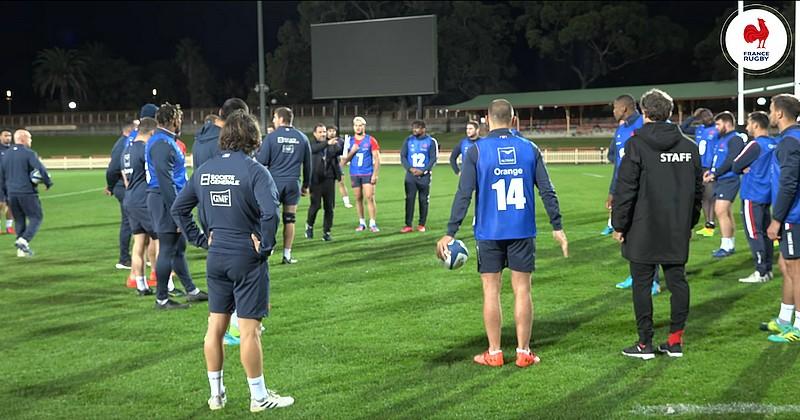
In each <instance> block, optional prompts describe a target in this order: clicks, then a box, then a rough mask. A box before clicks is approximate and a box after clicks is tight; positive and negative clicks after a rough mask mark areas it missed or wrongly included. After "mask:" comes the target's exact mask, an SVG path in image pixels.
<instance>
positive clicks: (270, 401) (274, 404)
mask: <svg viewBox="0 0 800 420" xmlns="http://www.w3.org/2000/svg"><path fill="white" fill-rule="evenodd" d="M292 404H294V398H292V397H281V396H280V395H278V394H276V393H275V392H273V391H271V390H269V389H268V390H267V398H264V399H263V400H252V399H251V400H250V412H251V413H258V412H259V411H264V410H266V409H269V408H283V407H288V406H290V405H292Z"/></svg>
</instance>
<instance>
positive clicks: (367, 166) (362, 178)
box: [344, 117, 381, 232]
mask: <svg viewBox="0 0 800 420" xmlns="http://www.w3.org/2000/svg"><path fill="white" fill-rule="evenodd" d="M366 130H367V120H366V119H364V117H355V118H353V133H354V136H353V137H352V138H351V139H350V141H351V142H352V144H351V145H350V152H349V153H348V154H347V157H346V158H345V159H344V163H345V164H347V163H349V164H350V186H351V187H353V194H354V195H355V198H356V210H357V211H358V227H357V228H356V232H361V231H363V230H366V229H367V224H366V222H365V221H364V198H366V199H367V209H368V210H369V230H370V231H372V232H380V229H378V223H377V222H376V221H375V218H376V217H377V213H378V205H377V204H376V203H375V185H376V184H377V183H378V170H379V169H380V167H381V153H380V146H379V145H378V140H377V139H376V138H375V137H373V136H371V135H369V134H367V132H366Z"/></svg>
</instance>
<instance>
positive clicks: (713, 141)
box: [694, 124, 719, 168]
mask: <svg viewBox="0 0 800 420" xmlns="http://www.w3.org/2000/svg"><path fill="white" fill-rule="evenodd" d="M718 140H719V131H718V130H717V126H716V125H714V124H711V125H708V126H706V125H699V126H697V128H696V129H695V130H694V141H695V142H697V147H698V149H700V166H702V167H703V168H711V164H712V162H713V161H714V149H715V148H716V147H717V141H718Z"/></svg>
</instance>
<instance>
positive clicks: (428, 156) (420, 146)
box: [406, 135, 438, 171]
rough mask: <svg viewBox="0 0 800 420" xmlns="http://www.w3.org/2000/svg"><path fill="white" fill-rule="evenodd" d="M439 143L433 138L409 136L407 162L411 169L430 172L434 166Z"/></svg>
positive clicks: (407, 140)
mask: <svg viewBox="0 0 800 420" xmlns="http://www.w3.org/2000/svg"><path fill="white" fill-rule="evenodd" d="M437 146H438V145H437V142H436V139H434V138H433V137H431V136H428V135H425V137H423V138H417V137H416V136H409V137H408V138H407V139H406V147H408V151H407V156H406V159H407V162H408V166H409V167H410V168H417V169H424V170H426V171H427V170H430V167H431V166H432V164H433V157H434V156H435V154H436V149H437Z"/></svg>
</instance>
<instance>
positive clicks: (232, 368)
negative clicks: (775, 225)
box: [0, 165, 800, 419]
mask: <svg viewBox="0 0 800 420" xmlns="http://www.w3.org/2000/svg"><path fill="white" fill-rule="evenodd" d="M550 170H551V174H552V177H553V180H554V183H555V185H556V188H557V190H558V193H559V198H560V201H561V208H562V212H563V216H564V226H565V230H566V232H567V235H568V237H569V239H570V251H571V256H570V258H569V259H566V260H565V259H563V258H561V256H560V250H559V249H558V247H557V246H556V244H555V243H554V242H553V241H552V239H551V237H550V235H549V231H550V229H549V226H548V224H547V223H546V216H545V214H544V212H543V211H542V209H541V203H540V202H539V200H538V199H537V206H538V215H537V218H538V226H539V230H540V237H539V240H538V243H537V248H538V250H537V257H538V259H537V271H536V273H535V274H534V280H533V284H534V286H533V290H534V292H533V294H534V304H535V310H536V321H535V323H534V331H533V347H534V350H535V351H537V352H538V353H539V355H540V356H541V357H542V362H541V364H539V365H537V366H534V367H531V368H529V369H518V368H517V367H516V366H514V365H513V361H512V364H510V365H506V366H504V367H502V368H486V367H482V366H478V365H475V364H473V363H472V360H471V357H472V355H474V354H477V353H479V352H481V351H483V350H485V348H486V346H487V343H486V338H485V335H484V331H483V324H482V318H481V285H480V281H479V279H478V275H477V274H476V272H475V258H474V256H473V257H472V258H471V259H470V261H469V262H468V263H467V266H466V267H464V268H463V269H461V270H458V271H452V272H449V271H446V270H444V269H443V268H442V267H441V266H440V265H439V263H438V262H437V260H436V259H435V257H434V256H433V250H434V244H435V242H436V240H437V239H438V238H439V237H440V236H441V235H442V233H443V231H444V229H445V224H446V221H447V218H448V216H449V208H450V204H451V200H452V194H453V191H454V188H455V183H456V178H455V176H453V174H452V173H451V172H450V171H449V170H448V169H447V168H446V167H440V168H438V170H437V171H436V174H435V179H434V183H433V187H432V195H431V215H430V220H429V222H428V226H429V228H430V231H429V232H427V233H423V234H420V233H413V234H407V235H402V234H399V233H397V232H398V230H399V229H400V228H401V227H402V220H403V210H402V209H403V198H402V197H403V192H402V171H401V169H400V168H399V167H388V166H387V167H384V168H383V169H382V173H381V181H380V183H379V185H378V189H377V200H378V205H379V217H378V222H379V225H380V226H381V228H382V229H383V230H382V232H380V233H378V234H371V233H356V232H354V231H353V227H354V226H355V223H356V216H355V211H354V209H344V208H343V207H342V206H340V205H339V206H337V208H336V223H335V226H334V229H333V236H334V238H335V241H334V242H331V243H324V242H322V241H320V240H318V239H315V240H313V241H311V240H306V239H303V238H298V239H297V242H296V244H295V246H294V252H293V254H294V255H295V257H296V258H298V259H299V260H300V263H299V264H297V265H293V266H282V265H280V264H274V265H273V266H272V267H271V279H272V280H271V291H272V308H273V311H272V314H271V316H270V317H269V318H267V319H266V320H265V322H264V324H265V326H266V333H265V336H264V339H263V342H264V359H265V377H266V381H267V384H268V386H270V387H272V388H274V389H276V390H277V391H278V392H279V393H284V394H289V395H293V396H294V397H295V398H296V400H297V402H296V404H295V405H294V406H293V407H291V408H288V409H283V410H278V411H274V412H270V413H267V414H266V415H267V416H270V417H271V418H337V419H339V418H343V419H344V418H346V419H350V418H386V417H393V418H394V417H400V418H421V417H426V418H428V417H432V418H442V419H449V418H456V417H464V418H620V417H624V418H629V417H641V416H643V415H645V414H663V413H665V412H666V410H667V409H668V408H667V407H668V406H669V407H675V408H677V410H678V414H680V413H689V414H685V415H684V417H700V418H708V417H710V416H712V414H713V413H716V415H717V416H720V417H722V416H724V417H725V418H754V417H757V418H760V417H764V416H765V415H767V414H769V413H771V414H769V416H770V417H774V418H797V415H798V413H799V412H800V406H798V405H790V404H794V402H795V401H796V395H797V394H796V392H797V384H798V382H800V373H798V372H799V371H798V356H800V344H795V345H778V344H772V343H769V342H768V341H767V340H766V335H765V334H764V333H762V332H760V331H758V323H759V321H762V320H766V319H768V318H769V317H772V316H775V315H776V314H777V310H778V304H779V296H780V287H781V280H780V275H779V274H777V271H776V277H777V278H776V280H775V281H773V282H770V283H766V284H763V285H743V284H740V283H738V282H737V281H736V279H737V278H739V277H744V276H745V275H748V274H750V273H751V272H752V271H753V266H752V264H751V261H750V255H749V252H748V251H747V245H746V242H745V240H744V237H743V235H742V233H741V229H740V226H737V228H738V230H739V232H738V233H737V245H738V246H737V248H738V251H737V253H736V254H735V255H734V256H733V257H730V258H728V259H726V260H724V261H712V260H711V258H710V253H711V251H712V250H713V249H714V248H716V247H717V246H718V243H719V241H718V237H715V238H713V239H705V238H703V239H693V240H692V250H691V259H690V261H689V265H688V272H689V277H690V279H689V280H690V285H691V287H692V305H691V313H690V317H689V322H688V325H687V329H686V335H685V341H686V345H685V356H684V357H683V358H682V359H669V358H665V357H658V358H656V360H653V361H649V362H644V361H640V360H633V359H629V358H625V357H623V356H621V355H620V350H621V349H622V348H623V347H624V346H628V345H630V344H632V343H633V342H634V341H635V340H636V330H635V322H634V317H633V310H632V303H631V296H630V292H629V291H620V290H616V289H614V284H615V283H616V282H617V281H620V280H622V279H623V278H624V277H625V276H626V274H627V265H626V264H625V263H624V262H623V260H622V259H621V257H620V256H619V247H618V246H617V245H616V244H615V243H614V242H613V241H612V240H611V239H610V238H603V237H600V236H599V234H598V233H599V231H600V230H601V229H602V228H603V226H604V225H605V221H606V216H607V215H606V213H605V211H604V209H603V202H604V199H605V196H606V191H607V187H608V180H609V176H610V170H611V167H610V166H599V165H598V166H566V165H565V166H552V167H551V168H550ZM53 175H54V176H53V179H54V181H55V187H54V188H53V189H52V190H51V191H48V192H46V193H43V194H42V195H41V197H42V203H43V205H44V211H45V221H44V225H43V226H42V230H41V231H40V233H39V235H38V236H37V237H36V239H35V240H34V241H33V242H32V247H33V249H34V250H35V251H36V252H37V255H36V256H35V257H34V258H32V259H18V258H15V257H14V248H13V245H12V243H13V238H11V237H10V236H8V235H6V236H0V251H1V252H0V264H1V265H2V276H0V279H1V280H0V288H2V291H3V293H0V307H2V308H3V312H4V314H5V315H4V316H5V317H6V321H5V322H3V323H2V324H0V325H1V326H0V354H1V355H2V357H0V372H2V373H3V380H2V381H0V418H6V419H8V418H31V419H34V418H36V419H40V418H51V417H52V418H91V419H95V418H97V419H107V418H223V417H224V418H237V417H240V416H242V415H245V414H247V408H248V403H249V401H248V398H249V394H248V390H247V384H246V381H245V379H244V374H243V371H242V368H241V364H240V363H239V360H238V358H239V351H238V348H236V347H234V348H228V351H227V355H226V365H225V383H226V387H227V389H228V406H227V407H226V408H225V409H224V410H223V411H221V412H215V413H211V412H210V411H208V408H207V406H206V399H207V398H208V392H209V391H208V383H207V379H206V373H205V365H204V362H203V351H202V342H203V335H204V333H205V328H206V314H207V306H206V305H205V304H199V305H194V306H193V307H192V308H190V309H189V310H186V311H175V312H170V313H162V312H156V311H155V310H154V309H153V299H150V298H137V297H136V296H135V294H134V293H132V292H131V291H130V290H129V289H126V288H125V287H124V280H125V276H126V273H125V272H123V271H119V270H115V269H114V263H115V262H116V258H117V249H116V244H117V237H116V236H117V226H118V210H117V203H116V201H115V200H114V199H113V198H109V197H105V196H103V195H102V193H101V192H100V188H102V187H103V185H104V176H103V172H102V171H94V172H90V171H69V172H55V173H54V174H53ZM737 205H738V204H737ZM307 206H308V202H307V201H306V200H305V199H304V201H303V202H302V203H301V206H300V211H299V214H298V220H301V221H302V220H304V219H305V214H306V209H307ZM470 214H471V213H470ZM468 217H469V216H468ZM321 218H322V214H320V215H319V218H318V222H317V223H318V224H319V223H321V222H322V221H321ZM737 224H739V222H738V219H737ZM301 226H302V224H298V227H301ZM318 227H319V225H318ZM298 231H299V232H302V229H301V228H298ZM460 237H461V238H462V239H464V240H465V242H466V243H467V245H468V247H469V248H470V249H471V250H472V249H473V246H474V240H472V237H471V232H470V229H469V228H468V226H467V227H465V229H463V231H462V235H460ZM654 239H655V238H654ZM279 243H280V242H279ZM279 255H280V249H278V250H276V255H275V256H273V257H272V258H271V262H273V263H275V262H277V261H280V256H279ZM189 259H190V267H191V271H192V274H193V275H194V277H195V280H196V281H197V283H198V284H199V285H200V286H201V288H203V289H205V280H204V271H205V268H204V267H205V263H204V251H202V250H198V249H191V250H190V252H189ZM504 281H506V283H505V285H504V293H503V306H504V309H505V321H504V331H503V343H504V344H503V347H504V349H505V351H506V358H507V360H509V359H510V358H511V357H513V354H514V346H515V344H516V343H515V339H514V331H513V321H512V312H511V307H512V306H511V303H512V299H511V298H512V295H511V290H510V285H509V284H508V283H507V281H508V274H506V276H505V280H504ZM668 303H669V293H668V292H665V293H663V294H662V295H660V296H658V297H656V298H655V314H656V317H655V320H656V340H658V341H660V340H663V339H664V338H665V337H666V334H667V330H668V317H669V309H668V307H669V305H668ZM512 360H513V359H512ZM678 404H686V406H680V405H678ZM681 407H690V408H691V410H689V411H685V412H684V411H680V410H682V408H681ZM692 410H693V411H692ZM715 410H716V411H715ZM776 413H777V414H776Z"/></svg>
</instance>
